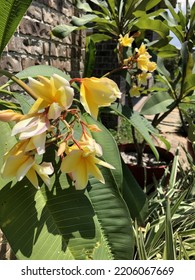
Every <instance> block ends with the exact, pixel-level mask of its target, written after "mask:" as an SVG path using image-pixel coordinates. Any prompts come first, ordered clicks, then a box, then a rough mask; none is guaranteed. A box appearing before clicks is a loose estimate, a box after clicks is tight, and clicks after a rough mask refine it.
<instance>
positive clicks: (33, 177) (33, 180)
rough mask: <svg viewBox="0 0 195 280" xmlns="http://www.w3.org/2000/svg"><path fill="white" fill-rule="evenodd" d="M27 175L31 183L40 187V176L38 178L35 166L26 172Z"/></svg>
mask: <svg viewBox="0 0 195 280" xmlns="http://www.w3.org/2000/svg"><path fill="white" fill-rule="evenodd" d="M26 177H27V178H28V180H29V181H30V182H31V184H32V185H33V186H34V187H35V188H37V189H39V182H38V178H37V174H36V172H35V170H34V169H33V168H31V169H30V170H29V171H28V172H27V173H26Z"/></svg>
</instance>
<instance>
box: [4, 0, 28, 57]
mask: <svg viewBox="0 0 195 280" xmlns="http://www.w3.org/2000/svg"><path fill="white" fill-rule="evenodd" d="M31 2H32V0H25V1H22V0H1V9H0V19H1V21H0V54H1V53H2V51H3V49H4V48H5V46H6V45H7V43H8V42H9V40H10V38H11V36H12V35H13V34H14V32H15V30H16V28H17V26H18V24H19V22H20V20H21V19H22V17H23V15H24V14H25V12H26V10H27V9H28V7H29V5H30V4H31Z"/></svg>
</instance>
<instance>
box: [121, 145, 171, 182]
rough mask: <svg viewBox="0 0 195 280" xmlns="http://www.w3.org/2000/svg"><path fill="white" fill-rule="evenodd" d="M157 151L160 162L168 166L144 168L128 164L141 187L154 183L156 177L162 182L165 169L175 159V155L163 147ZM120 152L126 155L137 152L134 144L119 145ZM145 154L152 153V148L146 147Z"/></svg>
mask: <svg viewBox="0 0 195 280" xmlns="http://www.w3.org/2000/svg"><path fill="white" fill-rule="evenodd" d="M156 149H157V151H158V153H159V158H160V161H162V162H163V163H164V162H165V163H167V164H162V165H154V166H146V167H142V166H138V165H132V164H129V163H127V166H128V168H129V169H130V171H131V172H132V174H133V176H134V177H135V179H136V180H137V182H138V183H139V185H140V186H141V187H144V186H145V185H149V184H151V183H153V177H154V176H155V178H156V179H157V180H160V179H161V178H162V176H163V174H164V171H165V168H166V167H167V166H168V165H169V164H170V163H171V162H172V160H173V158H174V155H173V154H172V153H171V152H169V151H167V150H165V149H163V148H161V147H156ZM119 151H120V152H125V153H131V152H136V150H135V146H134V144H133V143H132V144H131V143H130V144H121V145H119ZM144 153H152V151H151V148H150V147H149V146H148V145H146V146H145V149H144Z"/></svg>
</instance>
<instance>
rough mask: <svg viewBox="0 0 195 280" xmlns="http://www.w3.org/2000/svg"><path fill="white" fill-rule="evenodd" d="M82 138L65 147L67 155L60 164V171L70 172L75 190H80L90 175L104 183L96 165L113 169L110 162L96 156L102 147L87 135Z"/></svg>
mask: <svg viewBox="0 0 195 280" xmlns="http://www.w3.org/2000/svg"><path fill="white" fill-rule="evenodd" d="M82 139H83V141H79V142H77V143H76V144H74V145H72V146H71V147H69V148H67V149H66V154H67V155H66V156H65V158H64V159H63V161H62V164H61V171H62V172H65V173H69V174H70V176H71V177H72V179H73V181H74V183H75V188H76V189H77V190H82V189H84V188H85V187H86V185H87V182H88V179H89V176H90V175H92V176H94V177H95V178H96V179H97V180H99V181H100V182H101V183H105V180H104V178H103V175H102V173H101V171H100V170H99V168H98V167H97V165H101V166H104V167H107V168H110V169H114V167H113V166H112V165H111V164H109V163H107V162H104V161H102V160H100V159H99V158H97V157H96V156H101V155H102V149H101V146H100V145H99V144H97V143H96V142H95V140H94V139H92V138H90V137H89V136H85V137H83V138H82Z"/></svg>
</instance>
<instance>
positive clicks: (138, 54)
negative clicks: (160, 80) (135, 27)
mask: <svg viewBox="0 0 195 280" xmlns="http://www.w3.org/2000/svg"><path fill="white" fill-rule="evenodd" d="M136 36H137V35H136ZM133 41H134V37H129V36H128V34H126V35H125V36H124V37H123V36H122V35H120V38H119V47H120V53H122V54H123V50H121V48H123V47H128V48H131V52H132V55H131V56H129V57H127V58H123V56H122V57H120V60H121V63H122V64H123V66H125V67H126V68H127V69H129V70H131V71H132V75H131V79H132V86H131V90H130V95H131V96H137V97H138V96H140V94H141V93H142V92H143V90H144V88H145V86H147V83H148V80H149V79H150V78H151V77H152V74H151V73H152V72H154V70H156V67H157V66H156V63H155V62H153V61H150V59H151V55H150V54H149V53H148V51H147V49H146V46H145V45H144V44H141V46H140V47H139V48H135V49H134V51H132V42H133Z"/></svg>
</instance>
